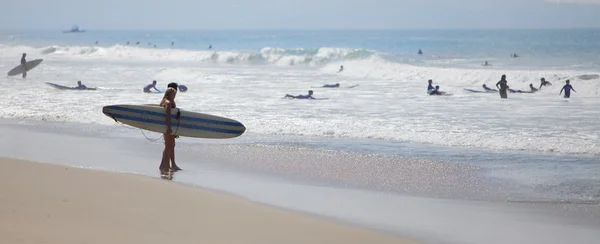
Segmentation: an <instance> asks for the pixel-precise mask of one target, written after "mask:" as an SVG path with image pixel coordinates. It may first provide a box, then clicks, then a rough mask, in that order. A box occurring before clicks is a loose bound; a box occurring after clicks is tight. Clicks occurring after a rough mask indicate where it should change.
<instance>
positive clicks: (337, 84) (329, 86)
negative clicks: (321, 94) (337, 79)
mask: <svg viewBox="0 0 600 244" xmlns="http://www.w3.org/2000/svg"><path fill="white" fill-rule="evenodd" d="M323 87H325V88H338V87H340V83H335V84H326V85H323Z"/></svg>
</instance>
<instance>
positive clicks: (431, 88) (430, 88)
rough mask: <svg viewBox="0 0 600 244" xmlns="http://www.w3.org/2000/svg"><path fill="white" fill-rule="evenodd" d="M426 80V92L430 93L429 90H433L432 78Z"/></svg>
mask: <svg viewBox="0 0 600 244" xmlns="http://www.w3.org/2000/svg"><path fill="white" fill-rule="evenodd" d="M427 82H429V85H428V86H427V93H431V91H433V90H435V88H434V87H433V85H432V84H433V80H428V81H427Z"/></svg>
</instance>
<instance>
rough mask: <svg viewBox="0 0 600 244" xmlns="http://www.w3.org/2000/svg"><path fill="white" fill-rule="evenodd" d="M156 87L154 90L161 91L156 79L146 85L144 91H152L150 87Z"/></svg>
mask: <svg viewBox="0 0 600 244" xmlns="http://www.w3.org/2000/svg"><path fill="white" fill-rule="evenodd" d="M152 88H154V90H156V91H157V92H160V90H158V88H156V80H153V81H152V84H148V85H146V86H145V87H144V92H146V93H148V92H152V91H150V89H152Z"/></svg>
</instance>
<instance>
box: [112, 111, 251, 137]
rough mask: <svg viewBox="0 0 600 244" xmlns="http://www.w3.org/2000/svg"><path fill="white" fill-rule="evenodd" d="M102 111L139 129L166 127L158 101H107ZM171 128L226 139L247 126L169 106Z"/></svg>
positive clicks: (177, 132)
mask: <svg viewBox="0 0 600 244" xmlns="http://www.w3.org/2000/svg"><path fill="white" fill-rule="evenodd" d="M102 113H104V114H105V115H106V116H108V117H110V118H112V119H114V120H116V121H119V122H121V123H123V124H127V125H130V126H133V127H137V128H140V129H144V130H149V131H154V132H158V133H166V131H167V126H166V125H165V110H164V108H162V107H160V106H158V105H128V104H122V105H109V106H104V107H103V108H102ZM171 130H172V131H173V135H178V136H187V137H198V138H212V139H225V138H234V137H238V136H240V135H242V134H244V132H245V131H246V127H245V126H244V125H243V124H242V123H240V122H238V121H236V120H233V119H228V118H224V117H219V116H214V115H210V114H203V113H196V112H190V111H186V110H183V109H180V108H175V109H172V110H171Z"/></svg>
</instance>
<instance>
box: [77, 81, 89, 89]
mask: <svg viewBox="0 0 600 244" xmlns="http://www.w3.org/2000/svg"><path fill="white" fill-rule="evenodd" d="M75 89H83V90H85V89H87V86H85V85H84V84H81V81H77V87H75Z"/></svg>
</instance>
